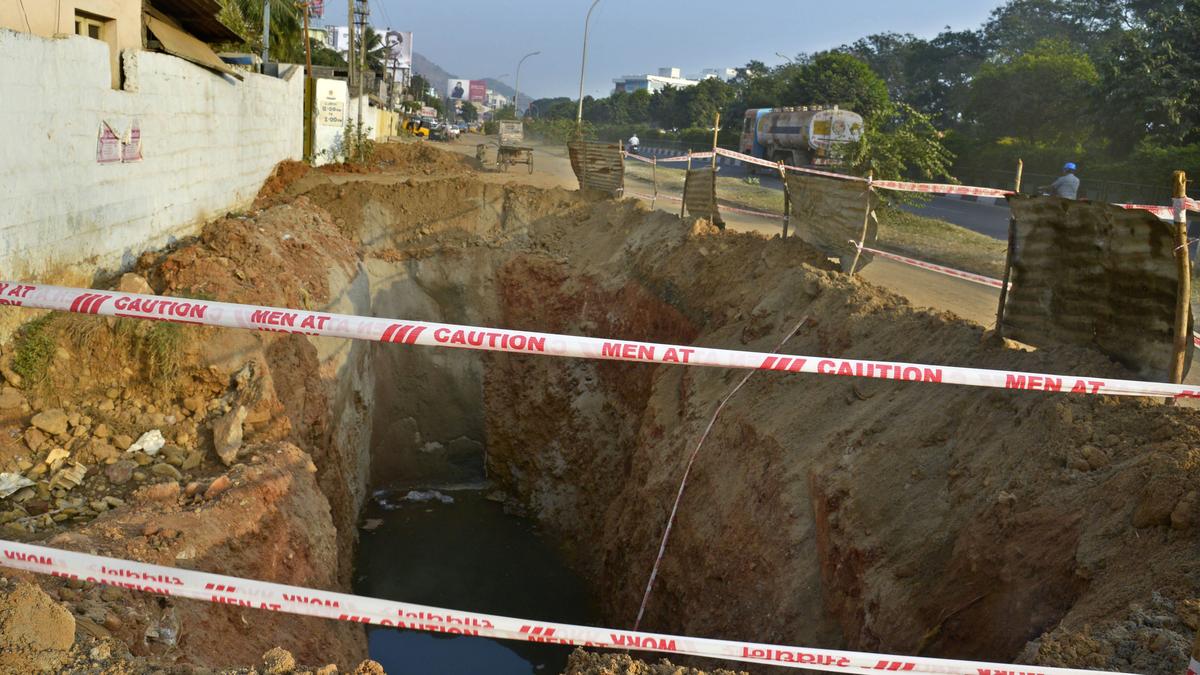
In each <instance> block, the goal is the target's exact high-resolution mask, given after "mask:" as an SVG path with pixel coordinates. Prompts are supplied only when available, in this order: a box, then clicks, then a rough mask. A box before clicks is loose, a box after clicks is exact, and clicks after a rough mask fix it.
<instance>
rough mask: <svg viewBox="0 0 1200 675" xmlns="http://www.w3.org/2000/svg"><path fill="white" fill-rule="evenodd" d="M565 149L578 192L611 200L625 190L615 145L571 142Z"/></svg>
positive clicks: (619, 154)
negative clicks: (602, 193)
mask: <svg viewBox="0 0 1200 675" xmlns="http://www.w3.org/2000/svg"><path fill="white" fill-rule="evenodd" d="M567 149H568V151H569V152H570V155H571V169H572V170H573V171H575V177H576V178H578V179H579V187H580V189H582V190H595V191H598V192H605V193H608V194H611V195H614V196H617V195H620V194H621V192H622V191H623V190H624V189H625V158H624V157H623V156H622V155H621V146H620V145H619V144H616V143H597V142H593V141H573V142H571V143H569V144H568V146H567Z"/></svg>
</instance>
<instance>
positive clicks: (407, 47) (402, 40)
mask: <svg viewBox="0 0 1200 675" xmlns="http://www.w3.org/2000/svg"><path fill="white" fill-rule="evenodd" d="M412 38H413V34H412V32H411V31H409V32H403V31H398V30H389V31H388V32H387V33H385V34H384V44H386V45H387V47H388V59H389V62H388V67H389V68H396V69H397V70H405V69H408V68H412V55H413V41H412Z"/></svg>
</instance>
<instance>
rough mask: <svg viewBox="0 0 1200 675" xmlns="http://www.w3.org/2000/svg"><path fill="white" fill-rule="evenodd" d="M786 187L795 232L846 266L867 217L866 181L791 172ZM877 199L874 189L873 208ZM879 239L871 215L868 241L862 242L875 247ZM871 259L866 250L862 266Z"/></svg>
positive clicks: (844, 267) (871, 206)
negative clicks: (854, 242) (853, 242)
mask: <svg viewBox="0 0 1200 675" xmlns="http://www.w3.org/2000/svg"><path fill="white" fill-rule="evenodd" d="M787 190H788V197H789V199H790V200H791V207H792V212H791V220H790V224H791V226H792V228H793V230H794V231H795V233H796V234H797V235H798V236H799V237H800V238H802V239H804V240H805V241H807V242H809V243H810V244H813V245H814V246H816V247H817V248H819V249H821V250H822V251H824V252H825V254H826V255H829V256H831V257H836V258H839V259H840V260H841V262H842V268H843V269H847V268H848V267H849V265H850V262H851V261H852V260H854V250H855V249H854V244H852V243H851V241H858V240H859V238H860V237H862V234H863V221H864V219H866V218H867V204H868V201H867V193H868V190H869V188H868V187H867V184H866V183H863V182H859V181H849V180H837V179H834V178H823V177H821V176H809V175H805V174H798V173H792V172H789V173H788V174H787ZM878 201H879V198H878V196H877V195H875V193H874V192H871V196H870V208H871V210H872V211H874V209H875V207H876V205H877V204H878ZM878 238H879V225H878V223H877V222H876V221H875V219H874V218H870V219H869V220H868V221H867V236H866V241H863V242H861V243H862V244H863V245H864V246H875V242H876V240H877V239H878ZM872 259H873V256H871V254H870V253H867V252H865V251H864V252H863V254H862V256H861V257H860V258H859V261H858V267H859V269H862V268H863V267H864V266H865V265H866V264H867V263H868V262H870V261H871V260H872Z"/></svg>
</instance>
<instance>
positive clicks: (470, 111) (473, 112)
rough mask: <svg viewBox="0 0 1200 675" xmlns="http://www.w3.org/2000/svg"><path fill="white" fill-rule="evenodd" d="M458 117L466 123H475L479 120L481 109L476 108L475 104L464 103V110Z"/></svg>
mask: <svg viewBox="0 0 1200 675" xmlns="http://www.w3.org/2000/svg"><path fill="white" fill-rule="evenodd" d="M458 115H459V117H461V118H462V119H463V121H464V122H475V121H478V120H479V109H478V108H476V107H475V104H474V103H471V102H470V101H463V104H462V110H460V111H459V113H458Z"/></svg>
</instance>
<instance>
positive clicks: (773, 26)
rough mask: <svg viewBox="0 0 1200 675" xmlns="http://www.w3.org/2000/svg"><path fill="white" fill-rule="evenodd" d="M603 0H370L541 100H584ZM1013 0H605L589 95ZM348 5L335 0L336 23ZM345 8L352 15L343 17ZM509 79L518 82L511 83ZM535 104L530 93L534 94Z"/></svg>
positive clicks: (955, 24) (330, 6)
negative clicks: (624, 79)
mask: <svg viewBox="0 0 1200 675" xmlns="http://www.w3.org/2000/svg"><path fill="white" fill-rule="evenodd" d="M590 4H591V0H458V1H455V0H370V6H371V21H372V23H373V24H374V25H375V26H377V27H380V28H383V27H391V28H396V29H399V30H405V31H409V30H411V31H413V32H414V36H413V46H414V48H415V49H416V51H418V52H420V53H421V54H423V55H425V56H426V57H427V58H429V59H430V60H432V61H433V62H434V63H436V64H438V65H440V66H441V67H442V68H444V69H446V70H447V71H449V72H451V73H453V74H455V75H457V76H459V77H463V78H471V79H482V78H485V77H495V78H497V79H502V80H503V81H504V82H507V83H508V84H509V85H512V84H514V82H513V75H514V74H515V73H516V69H517V62H518V61H519V60H520V59H521V57H522V56H523V55H525V54H526V53H528V52H532V51H541V55H539V56H534V57H531V58H530V59H528V60H527V61H526V62H525V65H524V67H523V68H522V69H521V83H520V86H521V90H522V91H524V92H527V93H528V94H529V95H531V96H533V97H550V96H570V97H572V98H574V97H576V96H577V95H578V91H579V66H580V56H581V51H582V50H581V47H582V38H583V24H584V17H585V16H586V15H587V10H588V7H589V6H590ZM1000 4H1002V1H1001V0H920V1H919V2H914V1H911V0H910V1H905V0H834V1H829V0H826V1H823V2H812V1H811V0H600V3H599V4H598V5H597V6H596V9H595V11H594V12H593V14H592V21H591V31H590V34H589V38H588V63H587V73H586V79H585V84H584V93H585V94H591V95H593V96H607V95H608V94H609V93H611V91H612V88H613V78H615V77H620V76H622V75H632V74H646V73H651V74H654V73H657V72H658V69H659V68H660V67H667V66H675V67H679V68H681V69H682V70H683V74H684V75H685V76H686V75H688V74H692V73H698V72H699V71H700V70H701V69H703V68H726V67H736V66H740V65H744V64H745V63H746V62H747V61H750V60H751V59H757V60H760V61H763V62H765V63H767V64H768V65H774V64H777V63H782V62H783V61H784V59H782V58H780V57H779V56H776V52H781V53H783V54H786V55H789V56H794V55H795V54H797V53H800V52H813V51H819V50H822V49H828V48H830V47H836V46H838V45H842V44H845V43H848V42H853V41H854V40H856V39H858V38H860V37H863V36H865V35H869V34H871V33H880V32H885V31H894V32H897V33H913V34H915V35H918V36H921V37H930V36H933V35H936V34H937V33H938V32H940V31H941V30H942V29H943V28H945V27H946V26H950V27H952V28H954V29H958V30H961V29H964V28H976V27H978V26H979V25H980V24H981V23H983V21H984V20H985V19H986V18H987V16H988V14H989V13H990V12H991V11H992V10H993V9H994V8H996V7H997V6H999V5H1000ZM345 5H346V3H344V2H340V1H338V0H326V2H325V9H326V15H325V19H324V23H326V24H345V22H346V20H345V16H344V13H345V12H346V9H345ZM339 10H340V11H339ZM501 75H507V77H503V78H500V77H499V76H501ZM522 98H524V97H522Z"/></svg>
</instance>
